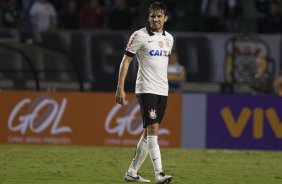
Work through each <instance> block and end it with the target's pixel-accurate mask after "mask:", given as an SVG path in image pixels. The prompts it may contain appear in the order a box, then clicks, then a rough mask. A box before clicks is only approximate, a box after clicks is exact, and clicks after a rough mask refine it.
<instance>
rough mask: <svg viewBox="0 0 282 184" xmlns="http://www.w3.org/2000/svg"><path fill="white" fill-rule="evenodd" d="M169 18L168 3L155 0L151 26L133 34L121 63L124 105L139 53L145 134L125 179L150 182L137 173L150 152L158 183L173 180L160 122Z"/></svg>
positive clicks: (169, 39)
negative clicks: (166, 169)
mask: <svg viewBox="0 0 282 184" xmlns="http://www.w3.org/2000/svg"><path fill="white" fill-rule="evenodd" d="M167 19H168V16H167V9H166V6H165V4H163V3H161V2H153V3H152V4H151V5H150V8H149V11H148V23H149V25H148V26H147V27H145V28H142V29H140V30H137V31H135V32H134V33H133V34H132V35H131V37H130V40H129V42H128V44H127V47H126V50H125V54H124V56H123V58H122V61H121V64H120V70H119V78H118V85H117V91H116V96H115V98H116V102H117V103H119V104H121V105H123V104H124V101H125V98H126V94H125V91H124V82H125V77H126V74H127V72H128V67H129V64H130V62H131V61H132V59H133V57H134V56H135V55H136V57H137V60H138V64H139V68H138V73H137V79H136V86H135V93H136V96H137V99H138V102H139V105H140V109H141V115H142V119H143V127H144V133H143V135H142V136H141V138H140V140H139V142H138V144H137V148H136V151H135V155H134V158H133V160H132V162H131V165H130V166H129V168H128V170H127V172H126V174H125V180H126V181H130V182H142V183H148V182H150V180H147V179H144V178H142V177H141V176H139V175H138V173H137V172H138V170H139V168H140V167H141V165H142V163H143V162H144V160H145V159H146V157H147V155H148V153H149V155H150V158H151V161H152V164H153V167H154V171H155V177H156V182H157V183H170V182H171V181H172V176H169V175H165V174H164V172H163V169H162V160H161V153H160V147H159V144H158V133H159V125H160V123H161V121H162V118H163V116H164V113H165V109H166V103H167V96H168V79H167V68H168V59H169V56H170V53H171V50H172V46H173V37H172V35H171V34H169V33H168V32H166V31H165V30H164V28H163V27H164V23H165V22H166V21H167Z"/></svg>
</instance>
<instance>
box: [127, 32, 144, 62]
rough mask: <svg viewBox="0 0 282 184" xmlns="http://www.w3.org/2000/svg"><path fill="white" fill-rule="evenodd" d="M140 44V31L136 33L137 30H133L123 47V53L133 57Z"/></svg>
mask: <svg viewBox="0 0 282 184" xmlns="http://www.w3.org/2000/svg"><path fill="white" fill-rule="evenodd" d="M141 45H142V39H141V35H140V33H138V31H135V32H134V33H133V34H132V35H131V37H130V39H129V41H128V43H127V46H126V49H125V55H127V56H129V57H134V55H135V54H136V52H137V51H138V50H139V49H140V47H141Z"/></svg>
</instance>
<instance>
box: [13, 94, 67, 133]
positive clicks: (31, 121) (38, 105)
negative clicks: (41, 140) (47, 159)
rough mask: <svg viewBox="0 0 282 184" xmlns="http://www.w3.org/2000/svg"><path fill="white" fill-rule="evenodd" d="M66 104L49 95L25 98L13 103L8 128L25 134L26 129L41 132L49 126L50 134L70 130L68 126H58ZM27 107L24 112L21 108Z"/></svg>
mask: <svg viewBox="0 0 282 184" xmlns="http://www.w3.org/2000/svg"><path fill="white" fill-rule="evenodd" d="M66 105H67V99H66V98H63V100H62V102H61V104H59V103H58V102H56V101H55V100H54V99H51V98H49V97H42V96H39V97H38V98H36V99H35V100H33V101H32V100H31V99H30V98H25V99H23V100H21V101H20V102H19V103H18V104H16V105H15V107H14V108H13V110H12V111H11V113H10V115H9V119H8V128H9V130H11V131H13V132H20V133H21V134H25V133H26V131H27V130H30V131H31V132H33V133H40V132H43V131H44V130H45V129H47V128H48V127H50V126H51V129H50V133H51V134H52V135H56V134H61V133H67V132H71V131H72V130H71V128H70V127H68V126H61V127H60V126H59V124H60V121H61V118H62V116H63V114H64V111H65V108H66ZM24 108H25V109H26V108H27V111H26V112H25V113H24V112H23V109H24Z"/></svg>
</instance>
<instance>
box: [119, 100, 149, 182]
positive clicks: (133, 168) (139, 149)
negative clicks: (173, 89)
mask: <svg viewBox="0 0 282 184" xmlns="http://www.w3.org/2000/svg"><path fill="white" fill-rule="evenodd" d="M137 100H138V103H139V105H140V109H141V116H142V118H143V119H144V116H143V115H144V104H145V103H144V102H143V101H142V98H141V97H140V95H137ZM143 127H144V133H143V134H142V136H141V138H140V140H139V142H138V144H137V146H136V150H135V154H134V157H133V160H132V162H131V164H130V166H129V168H128V170H127V172H126V173H125V177H124V178H125V180H126V181H136V182H150V180H146V179H144V178H142V177H141V176H139V175H138V170H139V169H140V167H141V166H142V164H143V163H144V161H145V159H146V157H147V155H148V149H147V131H146V129H145V124H144V121H143Z"/></svg>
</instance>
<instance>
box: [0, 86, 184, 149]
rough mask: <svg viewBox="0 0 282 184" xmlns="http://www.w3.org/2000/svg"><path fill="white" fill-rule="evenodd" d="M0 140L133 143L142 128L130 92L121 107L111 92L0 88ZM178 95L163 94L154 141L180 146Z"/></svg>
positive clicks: (117, 144) (165, 144)
mask: <svg viewBox="0 0 282 184" xmlns="http://www.w3.org/2000/svg"><path fill="white" fill-rule="evenodd" d="M0 99H1V102H0V104H1V106H0V143H4V144H6V143H8V144H73V145H99V146H130V145H136V143H137V141H138V140H139V137H140V135H141V134H142V132H143V128H142V122H141V117H140V109H139V105H138V102H137V101H136V98H135V95H134V94H128V95H127V101H126V105H124V106H120V105H118V104H116V103H115V101H114V93H73V92H65V93H62V92H57V93H40V92H23V91H21V92H19V91H18V92H0ZM181 103H182V102H181V95H177V94H173V95H170V96H169V99H168V108H167V112H166V115H165V117H164V119H163V122H162V124H161V129H160V136H159V143H160V145H161V146H165V147H180V136H181V132H180V128H181V113H182V112H181V111H182V109H181Z"/></svg>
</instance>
